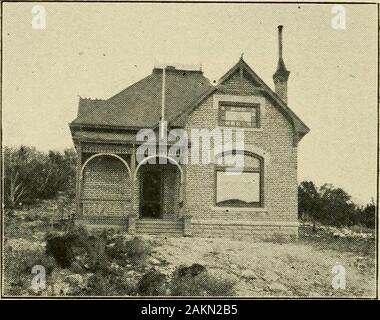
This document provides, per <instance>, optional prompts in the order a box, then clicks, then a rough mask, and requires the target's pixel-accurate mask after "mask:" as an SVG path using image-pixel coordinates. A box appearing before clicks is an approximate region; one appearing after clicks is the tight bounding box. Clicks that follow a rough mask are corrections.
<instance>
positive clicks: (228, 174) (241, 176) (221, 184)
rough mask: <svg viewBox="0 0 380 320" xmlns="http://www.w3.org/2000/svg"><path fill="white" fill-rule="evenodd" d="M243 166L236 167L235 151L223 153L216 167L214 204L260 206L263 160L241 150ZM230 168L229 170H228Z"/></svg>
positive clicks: (261, 202) (261, 200) (261, 203)
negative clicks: (221, 159)
mask: <svg viewBox="0 0 380 320" xmlns="http://www.w3.org/2000/svg"><path fill="white" fill-rule="evenodd" d="M240 155H241V156H243V159H244V167H243V168H236V166H234V163H233V162H234V159H235V156H236V151H235V152H233V153H229V154H224V155H223V161H219V163H221V164H220V165H218V166H217V168H216V205H217V206H224V207H261V206H262V205H263V196H262V195H263V160H262V158H261V157H259V156H256V155H254V154H251V153H246V152H241V153H240ZM229 169H230V170H229Z"/></svg>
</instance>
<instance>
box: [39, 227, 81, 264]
mask: <svg viewBox="0 0 380 320" xmlns="http://www.w3.org/2000/svg"><path fill="white" fill-rule="evenodd" d="M73 243H74V238H73V236H72V235H70V234H68V233H64V234H58V233H48V234H47V235H46V254H47V255H48V256H52V257H54V259H55V261H56V262H57V264H58V265H59V266H60V267H61V268H68V267H70V265H71V263H72V262H73V261H74V252H73Z"/></svg>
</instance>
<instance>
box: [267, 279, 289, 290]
mask: <svg viewBox="0 0 380 320" xmlns="http://www.w3.org/2000/svg"><path fill="white" fill-rule="evenodd" d="M269 289H270V290H272V291H280V292H287V291H288V288H287V287H286V286H285V285H283V284H282V283H280V282H276V281H275V282H272V283H271V284H270V285H269Z"/></svg>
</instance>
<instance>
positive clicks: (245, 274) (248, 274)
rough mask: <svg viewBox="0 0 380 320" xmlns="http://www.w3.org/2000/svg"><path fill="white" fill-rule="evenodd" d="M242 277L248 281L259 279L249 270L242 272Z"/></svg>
mask: <svg viewBox="0 0 380 320" xmlns="http://www.w3.org/2000/svg"><path fill="white" fill-rule="evenodd" d="M241 276H242V277H244V278H247V279H257V275H256V274H255V273H254V272H253V271H252V270H249V269H245V270H243V271H242V272H241Z"/></svg>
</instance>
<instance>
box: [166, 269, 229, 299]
mask: <svg viewBox="0 0 380 320" xmlns="http://www.w3.org/2000/svg"><path fill="white" fill-rule="evenodd" d="M233 287H234V283H233V282H232V281H230V280H228V279H219V278H216V277H215V276H213V275H211V274H209V273H208V271H207V270H206V268H205V267H204V266H201V265H199V264H193V265H192V266H190V267H187V266H180V267H178V268H177V269H176V270H175V271H174V272H173V277H172V280H171V282H170V292H171V295H174V296H233V295H235V291H234V289H233Z"/></svg>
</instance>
